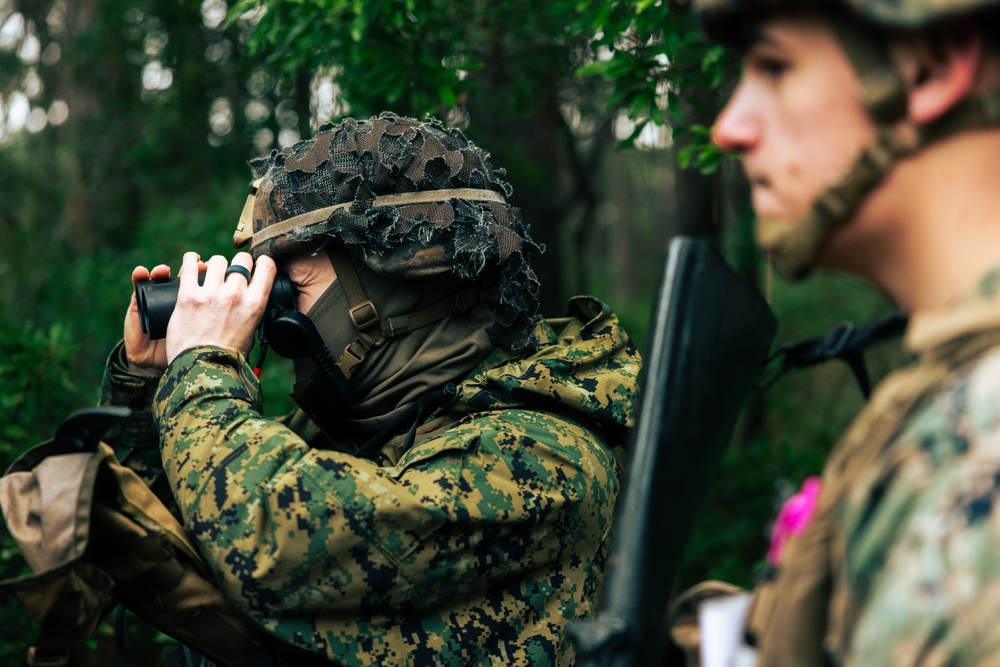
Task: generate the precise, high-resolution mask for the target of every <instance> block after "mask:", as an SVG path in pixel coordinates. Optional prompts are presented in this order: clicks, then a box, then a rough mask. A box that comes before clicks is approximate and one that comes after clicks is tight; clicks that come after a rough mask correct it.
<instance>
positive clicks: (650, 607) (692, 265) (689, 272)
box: [568, 237, 776, 667]
mask: <svg viewBox="0 0 1000 667" xmlns="http://www.w3.org/2000/svg"><path fill="white" fill-rule="evenodd" d="M775 328H776V321H775V318H774V315H773V313H772V312H771V309H770V307H768V305H767V303H766V302H765V301H764V299H763V297H762V296H761V294H760V293H759V292H758V291H757V290H756V289H755V288H753V287H752V286H750V285H748V284H747V283H746V282H744V281H743V280H742V279H741V278H740V277H739V276H738V275H737V274H736V273H735V272H734V271H733V270H732V269H731V268H730V267H729V266H728V265H727V264H726V263H725V261H724V260H722V259H721V258H720V257H719V256H718V255H716V254H715V253H714V252H712V251H711V250H709V248H708V247H707V246H705V245H704V244H703V243H701V242H700V241H697V240H695V239H692V238H687V237H677V238H675V239H674V240H673V241H672V242H671V244H670V247H669V251H668V255H667V261H666V263H665V266H664V271H663V280H662V282H661V285H660V293H659V297H658V299H657V303H656V309H655V311H654V318H653V322H652V336H651V343H650V349H649V352H648V354H647V355H646V364H645V367H644V370H643V373H644V377H643V380H642V393H641V395H640V404H639V413H638V422H637V425H636V429H635V431H634V433H633V438H632V445H631V450H630V452H631V453H630V461H629V464H628V469H627V470H626V473H625V480H624V492H623V496H622V498H621V501H620V504H619V507H618V513H617V519H616V523H615V529H614V536H613V540H614V541H613V543H612V551H611V556H610V559H609V566H608V574H607V580H606V583H605V587H604V593H603V595H602V599H601V603H600V607H599V609H598V611H597V613H596V614H595V616H594V617H593V618H591V619H585V620H580V621H576V622H574V623H572V624H570V626H569V628H568V631H569V634H570V636H571V638H572V639H573V641H574V643H575V645H576V651H577V658H576V661H577V662H576V664H577V666H578V667H611V666H612V665H613V666H614V667H649V666H651V665H659V664H663V656H664V652H665V649H666V636H667V632H666V629H665V627H664V626H665V623H666V617H667V606H668V601H669V596H670V592H671V588H672V586H673V582H674V577H675V575H676V571H677V568H678V566H679V564H680V559H681V555H682V552H683V550H684V546H685V544H686V543H687V541H688V539H689V537H690V534H691V531H692V528H693V526H694V519H695V516H696V515H697V512H698V509H699V508H700V506H701V504H702V502H703V500H704V496H705V491H706V488H707V487H708V485H709V481H710V480H711V478H712V474H713V472H714V471H715V469H716V467H717V466H718V463H719V461H720V460H721V458H722V454H723V452H724V451H725V448H726V446H727V445H728V443H729V440H730V438H731V437H732V432H733V428H734V427H735V424H736V420H737V418H738V417H739V414H740V410H741V408H742V405H743V400H744V398H745V397H746V395H747V394H748V393H749V391H750V389H751V388H752V387H753V386H754V383H755V380H756V377H757V375H758V373H759V371H760V370H761V368H762V367H763V365H764V363H765V361H766V359H767V357H768V351H769V349H770V346H771V341H772V339H773V337H774V333H775Z"/></svg>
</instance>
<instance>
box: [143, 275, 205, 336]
mask: <svg viewBox="0 0 1000 667" xmlns="http://www.w3.org/2000/svg"><path fill="white" fill-rule="evenodd" d="M198 284H199V285H204V284H205V274H204V273H199V274H198ZM180 286H181V279H180V278H156V279H154V280H140V281H139V282H137V283H136V284H135V300H136V303H137V304H138V306H139V324H140V325H141V326H142V332H143V333H145V334H147V335H148V336H149V338H150V340H159V339H161V338H166V337H167V324H168V323H169V322H170V316H171V315H173V314H174V307H175V306H176V305H177V290H178V289H180Z"/></svg>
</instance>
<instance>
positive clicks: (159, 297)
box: [135, 271, 295, 340]
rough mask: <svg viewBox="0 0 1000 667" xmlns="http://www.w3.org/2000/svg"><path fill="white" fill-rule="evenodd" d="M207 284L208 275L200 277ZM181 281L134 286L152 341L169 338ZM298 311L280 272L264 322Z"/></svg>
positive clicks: (158, 280)
mask: <svg viewBox="0 0 1000 667" xmlns="http://www.w3.org/2000/svg"><path fill="white" fill-rule="evenodd" d="M204 283H205V274H204V273H199V274H198V284H199V285H203V284H204ZM180 285H181V279H180V278H156V279H152V280H140V281H139V282H137V283H136V284H135V300H136V304H138V306H139V324H140V326H142V332H143V333H145V334H147V335H148V336H149V338H150V340H159V339H161V338H165V337H166V335H167V324H168V323H169V322H170V316H171V315H173V313H174V307H175V306H176V305H177V290H178V289H180ZM294 309H295V288H294V286H293V285H292V281H291V279H290V278H289V277H288V274H287V273H284V272H281V271H279V272H278V275H277V276H276V277H275V279H274V286H273V287H272V288H271V296H270V297H269V298H268V302H267V311H266V314H265V316H264V317H265V320H266V319H268V317H269V316H270V315H272V314H275V313H277V312H279V311H283V310H294Z"/></svg>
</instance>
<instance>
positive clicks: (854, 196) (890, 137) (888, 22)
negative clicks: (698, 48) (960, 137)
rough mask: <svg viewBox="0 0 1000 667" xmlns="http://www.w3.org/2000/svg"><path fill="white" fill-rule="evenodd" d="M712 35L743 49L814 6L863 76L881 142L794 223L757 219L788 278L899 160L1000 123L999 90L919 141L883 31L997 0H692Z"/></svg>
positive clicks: (973, 10) (967, 103) (972, 10)
mask: <svg viewBox="0 0 1000 667" xmlns="http://www.w3.org/2000/svg"><path fill="white" fill-rule="evenodd" d="M694 6H695V9H696V11H698V12H699V13H700V15H701V19H702V24H703V26H704V28H705V30H706V32H707V33H708V35H709V36H710V37H713V38H714V39H716V40H718V41H720V42H722V43H726V44H729V45H735V46H741V45H743V44H745V39H746V35H747V30H748V28H749V26H751V25H753V24H754V23H755V22H756V21H759V20H761V19H763V18H765V17H766V16H768V15H770V14H772V13H780V12H782V11H784V10H788V9H792V10H795V11H802V10H804V9H810V8H815V9H816V10H817V11H820V12H822V13H823V15H824V16H825V18H827V20H828V24H829V26H830V27H831V29H832V31H833V33H834V35H835V37H836V38H837V40H838V41H839V43H840V45H841V47H842V48H843V50H844V53H845V54H846V55H847V57H848V59H849V60H850V61H851V64H852V66H853V67H854V69H855V71H856V72H857V74H858V78H859V82H860V94H861V99H862V102H863V103H864V105H865V108H866V110H867V112H868V114H869V116H870V117H871V118H872V120H873V121H874V123H875V125H876V130H877V133H876V139H875V141H874V142H873V143H872V144H871V145H870V146H867V147H866V148H865V149H863V150H862V151H861V153H860V154H859V155H858V157H857V158H856V160H855V162H854V164H853V165H852V166H851V168H850V169H849V170H848V172H847V173H846V174H844V175H843V176H842V177H841V178H840V179H839V180H837V181H835V182H833V183H831V184H830V186H829V187H828V188H827V190H826V191H825V192H824V193H823V194H821V195H820V197H818V198H817V200H816V201H815V202H814V203H813V206H812V207H811V209H810V211H809V212H808V213H807V214H806V216H805V218H804V219H802V220H799V221H796V222H795V223H793V224H787V223H774V222H769V221H766V220H758V222H757V235H758V237H759V239H760V241H761V242H762V244H763V245H764V246H765V247H768V248H773V252H772V259H773V260H774V263H775V266H776V267H777V268H778V270H779V271H781V272H782V273H783V274H785V275H786V276H788V277H790V278H801V277H803V276H805V275H807V274H808V272H809V271H810V269H811V268H812V265H813V263H814V261H815V258H816V256H817V254H818V253H819V252H820V250H821V249H822V248H823V246H824V245H825V244H826V243H827V241H828V240H829V238H830V236H831V235H832V234H833V232H834V231H835V230H836V229H837V227H839V226H840V225H842V224H844V223H845V222H847V221H848V220H850V219H851V218H852V217H853V215H854V213H855V212H856V211H857V210H858V208H859V207H860V206H861V204H862V203H863V202H864V200H865V198H866V197H867V196H868V195H869V194H870V193H871V192H872V191H874V190H875V189H876V188H877V187H878V186H879V184H880V183H881V182H882V181H883V179H884V178H885V177H886V175H887V174H888V173H889V171H890V170H891V169H892V167H893V166H894V165H895V164H896V163H897V162H898V161H899V160H901V159H903V158H905V157H906V156H908V155H911V154H913V153H914V152H916V151H918V150H920V149H922V148H924V147H925V146H927V145H929V144H931V143H933V142H934V141H937V140H939V139H942V138H945V137H948V136H952V135H954V134H956V133H958V132H962V131H966V130H969V129H975V128H982V127H988V126H996V125H998V124H1000V90H994V91H990V92H989V93H987V94H985V95H981V96H974V97H973V96H970V97H967V98H966V99H964V100H962V101H961V102H959V103H958V104H957V105H956V106H955V107H954V108H953V109H952V110H951V111H949V112H948V113H947V114H945V115H944V116H942V117H941V118H940V119H938V120H937V121H934V122H932V123H929V124H927V125H925V126H923V127H921V128H919V131H918V134H917V135H916V136H906V135H903V134H901V133H900V132H899V131H898V130H897V129H896V127H895V126H896V125H897V123H898V122H899V121H901V120H904V119H905V117H906V113H907V100H908V96H907V91H906V86H905V83H904V81H903V78H902V75H901V73H900V72H899V70H898V68H897V67H896V65H895V63H894V62H893V60H892V58H891V57H890V54H889V52H888V43H887V40H886V34H885V31H887V30H906V29H919V28H923V27H927V26H932V25H937V24H942V23H946V22H949V21H954V20H958V19H961V18H963V17H967V16H970V15H976V14H979V13H982V12H984V11H987V10H991V9H997V8H1000V0H694Z"/></svg>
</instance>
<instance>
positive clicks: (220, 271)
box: [205, 255, 229, 286]
mask: <svg viewBox="0 0 1000 667" xmlns="http://www.w3.org/2000/svg"><path fill="white" fill-rule="evenodd" d="M228 266H229V260H227V259H226V258H225V257H223V256H222V255H212V256H211V257H210V258H209V259H208V263H207V268H206V269H205V285H206V286H208V285H221V284H222V282H223V281H225V278H226V268H227V267H228Z"/></svg>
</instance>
